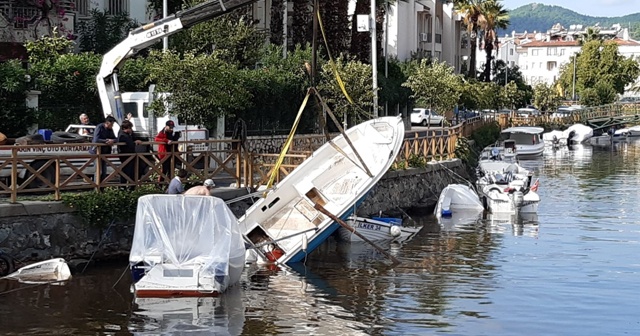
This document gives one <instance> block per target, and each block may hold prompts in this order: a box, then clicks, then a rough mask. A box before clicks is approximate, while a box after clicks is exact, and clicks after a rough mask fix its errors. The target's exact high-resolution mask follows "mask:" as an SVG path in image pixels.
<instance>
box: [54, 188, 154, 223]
mask: <svg viewBox="0 0 640 336" xmlns="http://www.w3.org/2000/svg"><path fill="white" fill-rule="evenodd" d="M160 193H162V190H160V189H158V188H157V187H155V186H142V187H138V188H137V189H136V190H134V191H127V190H124V189H119V188H106V189H105V190H104V191H103V192H100V193H97V192H85V193H80V194H66V195H62V202H63V203H64V204H66V205H67V206H69V207H70V208H74V209H76V211H77V213H78V214H79V215H80V217H82V219H83V221H84V224H85V225H87V226H89V227H95V228H105V227H107V226H109V224H110V223H111V222H112V221H128V220H131V219H132V218H135V217H136V208H137V206H138V198H140V197H141V196H144V195H149V194H160Z"/></svg>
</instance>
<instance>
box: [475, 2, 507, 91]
mask: <svg viewBox="0 0 640 336" xmlns="http://www.w3.org/2000/svg"><path fill="white" fill-rule="evenodd" d="M480 8H481V10H482V15H481V16H480V18H479V24H480V27H481V28H482V30H483V32H484V51H485V53H486V61H485V68H484V81H485V82H489V81H491V64H492V63H493V50H494V48H495V49H498V38H497V33H496V30H497V29H505V28H507V26H508V25H509V14H508V12H507V10H506V9H504V7H503V6H502V4H500V2H498V0H485V1H484V2H482V3H481V4H480Z"/></svg>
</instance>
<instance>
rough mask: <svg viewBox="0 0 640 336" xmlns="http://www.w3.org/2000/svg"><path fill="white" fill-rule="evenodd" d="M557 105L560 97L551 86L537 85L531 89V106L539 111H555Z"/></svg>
mask: <svg viewBox="0 0 640 336" xmlns="http://www.w3.org/2000/svg"><path fill="white" fill-rule="evenodd" d="M559 103H560V96H558V92H557V91H556V89H555V88H554V87H553V85H548V84H545V83H538V84H536V86H535V87H534V88H533V104H534V105H535V106H536V107H537V108H538V109H539V110H540V111H552V110H555V109H556V108H557V107H558V104H559Z"/></svg>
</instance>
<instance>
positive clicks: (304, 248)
mask: <svg viewBox="0 0 640 336" xmlns="http://www.w3.org/2000/svg"><path fill="white" fill-rule="evenodd" d="M307 247H309V241H308V240H307V235H306V234H304V235H302V251H304V252H307Z"/></svg>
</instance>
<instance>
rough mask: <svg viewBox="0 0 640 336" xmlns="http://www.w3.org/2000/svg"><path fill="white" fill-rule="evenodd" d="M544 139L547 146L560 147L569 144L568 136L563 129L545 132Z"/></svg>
mask: <svg viewBox="0 0 640 336" xmlns="http://www.w3.org/2000/svg"><path fill="white" fill-rule="evenodd" d="M542 140H543V141H544V144H545V146H550V147H552V148H559V147H561V146H566V145H567V137H566V135H565V132H563V131H558V130H554V131H551V132H547V133H544V134H542Z"/></svg>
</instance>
